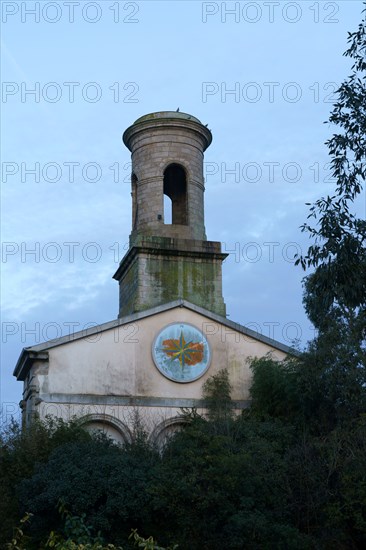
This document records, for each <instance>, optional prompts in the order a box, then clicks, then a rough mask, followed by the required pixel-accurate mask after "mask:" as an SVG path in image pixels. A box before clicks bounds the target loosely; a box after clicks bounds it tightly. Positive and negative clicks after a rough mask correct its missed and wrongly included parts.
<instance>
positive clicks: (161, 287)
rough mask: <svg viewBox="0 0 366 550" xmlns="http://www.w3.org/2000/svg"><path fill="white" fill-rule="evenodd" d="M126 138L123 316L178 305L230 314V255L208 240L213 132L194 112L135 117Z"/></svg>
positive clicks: (118, 277)
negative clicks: (128, 196)
mask: <svg viewBox="0 0 366 550" xmlns="http://www.w3.org/2000/svg"><path fill="white" fill-rule="evenodd" d="M123 141H124V143H125V145H126V146H127V147H128V148H129V150H130V151H131V153H132V154H131V157H132V174H131V185H132V232H131V235H130V248H129V250H128V252H127V254H126V255H125V257H124V258H123V259H122V261H121V263H120V265H119V267H118V269H117V271H116V273H115V274H114V278H115V279H116V280H117V281H118V282H119V289H120V292H119V296H120V299H119V303H120V307H119V317H124V316H126V315H130V314H132V313H136V312H138V311H144V310H147V309H150V308H155V307H157V306H160V305H163V304H167V303H171V302H175V301H176V300H186V301H188V302H190V303H192V304H195V305H197V306H200V307H203V308H206V309H207V310H209V311H211V312H214V313H216V314H218V315H223V316H225V311H226V310H225V303H224V299H223V296H222V269H221V264H222V262H223V260H224V259H225V258H226V256H227V254H223V253H222V252H221V244H220V243H219V242H214V241H208V240H207V239H206V233H205V222H204V207H203V193H204V179H203V153H204V151H205V149H207V147H208V146H209V145H210V143H211V141H212V135H211V132H210V130H208V129H207V128H206V126H203V124H201V122H200V121H199V120H198V119H197V118H195V117H194V116H192V115H188V114H186V113H180V112H178V111H177V112H172V111H162V112H159V113H151V114H149V115H145V116H143V117H141V118H139V119H138V120H136V122H134V124H132V126H130V127H129V128H127V130H126V131H125V132H124V134H123ZM164 197H165V200H164ZM166 203H168V205H166ZM164 206H168V207H169V208H170V214H171V216H170V218H169V219H168V216H167V212H166V211H164Z"/></svg>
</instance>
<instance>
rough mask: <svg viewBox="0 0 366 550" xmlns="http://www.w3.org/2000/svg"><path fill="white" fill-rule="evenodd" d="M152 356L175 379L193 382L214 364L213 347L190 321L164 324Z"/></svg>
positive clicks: (156, 363)
mask: <svg viewBox="0 0 366 550" xmlns="http://www.w3.org/2000/svg"><path fill="white" fill-rule="evenodd" d="M152 356H153V359H154V363H155V365H156V366H157V368H158V369H159V371H160V372H161V373H162V374H163V375H164V376H166V377H167V378H169V379H170V380H174V382H192V381H193V380H196V379H197V378H199V377H200V376H202V375H203V374H204V373H205V372H206V370H207V369H208V367H209V365H210V360H211V352H210V346H209V344H208V342H207V340H206V338H205V336H204V335H203V334H202V332H201V331H200V330H198V328H196V327H194V326H193V325H189V324H188V323H173V324H171V325H168V326H166V327H164V328H163V329H162V330H161V331H160V332H159V334H158V335H157V337H156V338H155V341H154V343H153V347H152Z"/></svg>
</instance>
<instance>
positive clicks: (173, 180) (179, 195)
mask: <svg viewBox="0 0 366 550" xmlns="http://www.w3.org/2000/svg"><path fill="white" fill-rule="evenodd" d="M164 195H166V196H167V197H169V199H170V200H171V221H168V219H169V210H170V209H169V202H170V201H167V200H166V199H165V198H164V223H173V224H180V225H187V223H188V216H187V179H186V173H185V171H184V169H183V168H182V167H181V166H179V164H171V165H170V166H168V167H167V168H166V170H165V172H164Z"/></svg>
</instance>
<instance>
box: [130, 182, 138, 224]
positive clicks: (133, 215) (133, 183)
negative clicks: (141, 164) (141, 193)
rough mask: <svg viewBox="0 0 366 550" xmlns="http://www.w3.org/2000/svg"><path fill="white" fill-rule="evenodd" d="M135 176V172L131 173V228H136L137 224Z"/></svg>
mask: <svg viewBox="0 0 366 550" xmlns="http://www.w3.org/2000/svg"><path fill="white" fill-rule="evenodd" d="M137 182H138V179H137V176H136V174H132V175H131V196H132V229H136V226H137V215H138V208H137Z"/></svg>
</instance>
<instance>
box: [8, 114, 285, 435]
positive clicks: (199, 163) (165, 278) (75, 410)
mask: <svg viewBox="0 0 366 550" xmlns="http://www.w3.org/2000/svg"><path fill="white" fill-rule="evenodd" d="M211 140H212V135H211V132H210V130H208V129H207V127H206V126H204V125H203V124H201V122H200V121H199V120H198V119H197V118H195V117H193V116H191V115H188V114H185V113H180V112H170V111H164V112H159V113H152V114H149V115H146V116H143V117H141V118H139V119H138V120H137V121H136V122H135V123H134V124H132V126H130V127H129V128H128V129H127V130H126V131H125V133H124V135H123V141H124V143H125V145H126V146H127V147H128V148H129V150H130V151H131V157H132V175H131V196H132V230H131V234H130V246H129V250H128V252H127V253H126V255H125V256H124V258H123V259H122V261H121V263H120V265H119V267H118V269H117V271H116V273H115V274H114V279H116V280H117V281H118V283H119V314H118V318H117V319H115V320H112V321H111V322H109V323H104V324H102V325H99V326H97V327H93V328H91V329H88V330H87V331H82V332H77V333H74V334H72V335H71V336H67V337H62V338H58V339H56V340H52V341H50V342H45V343H43V344H39V345H36V346H32V347H29V348H25V349H23V351H22V353H21V355H20V357H19V360H18V363H17V365H16V367H15V371H14V375H15V376H16V377H17V379H18V380H20V381H22V382H23V384H24V391H23V400H22V402H21V404H22V409H23V419H24V422H25V424H27V423H29V422H31V420H32V418H34V416H38V417H40V418H45V416H46V415H48V414H51V415H55V416H58V417H62V418H64V419H70V418H73V417H75V416H76V417H78V418H79V419H80V421H81V422H83V423H84V424H85V426H86V427H87V428H89V429H102V430H103V431H105V432H106V433H108V434H109V435H110V436H111V437H113V438H114V439H116V440H117V441H120V442H126V441H130V440H131V437H132V432H133V426H134V421H135V419H136V414H137V413H138V415H139V417H140V418H142V420H143V422H144V424H145V426H146V428H147V429H148V431H149V433H150V437H151V439H152V440H154V441H156V442H158V443H159V442H162V441H163V440H164V438H165V437H166V436H167V434H169V433H170V432H171V431H172V430H175V429H176V428H177V427H179V426H180V425H181V424H182V417H181V409H182V408H187V407H188V408H189V407H196V408H197V409H198V410H204V402H203V401H202V386H203V384H204V382H205V381H206V380H207V378H208V377H210V376H212V375H214V374H217V373H218V372H219V371H220V370H222V369H224V368H226V369H227V370H228V372H229V377H230V382H231V385H232V388H233V392H232V398H233V400H234V406H235V408H236V409H237V411H240V410H241V409H243V408H244V407H246V406H248V404H249V387H250V381H251V372H250V369H249V365H248V358H249V357H255V356H256V357H262V356H264V355H266V354H268V353H271V354H272V355H273V357H275V358H277V359H278V360H281V359H283V358H284V357H286V355H288V354H289V353H291V350H290V349H289V348H288V347H287V346H285V345H283V344H281V343H279V342H276V341H274V340H271V339H269V338H266V337H264V336H262V335H260V334H258V333H256V332H254V331H252V330H250V329H247V328H245V327H243V326H241V325H239V324H237V323H233V322H232V321H229V320H228V319H227V318H226V308H225V303H224V300H223V295H222V262H223V261H224V259H225V257H226V256H227V255H226V254H223V253H222V251H221V244H220V243H218V242H214V241H208V240H207V238H206V231H205V226H204V190H205V187H204V178H203V158H204V151H205V149H206V148H207V147H208V146H209V145H210V143H211ZM164 202H165V208H164ZM167 203H168V207H169V210H170V213H171V216H170V217H169V220H168V219H167Z"/></svg>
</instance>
